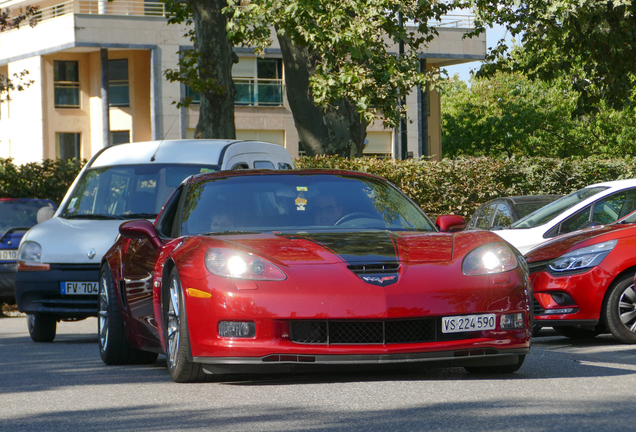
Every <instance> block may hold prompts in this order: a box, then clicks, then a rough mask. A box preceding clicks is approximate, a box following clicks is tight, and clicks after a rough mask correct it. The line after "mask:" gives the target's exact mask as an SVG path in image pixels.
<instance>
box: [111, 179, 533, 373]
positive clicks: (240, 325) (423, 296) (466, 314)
mask: <svg viewBox="0 0 636 432" xmlns="http://www.w3.org/2000/svg"><path fill="white" fill-rule="evenodd" d="M436 225H437V226H440V227H443V229H444V231H442V232H440V230H439V229H438V228H437V227H436ZM464 226H465V221H464V220H463V219H462V218H461V217H458V216H440V217H439V218H438V220H437V224H435V223H433V222H432V221H431V220H430V219H429V218H428V217H427V216H426V214H424V212H422V210H420V209H419V208H418V207H417V206H416V205H415V204H414V203H413V202H412V201H411V200H409V198H407V197H406V196H405V195H404V194H403V193H402V192H400V191H399V190H398V189H397V188H395V187H394V186H392V185H391V184H389V183H388V182H386V181H385V180H383V179H381V178H379V177H377V176H373V175H370V174H366V173H355V172H347V171H322V170H297V171H285V172H283V171H273V170H271V171H265V170H263V171H249V170H242V171H221V172H218V173H210V174H200V175H197V176H193V177H190V178H188V179H187V180H185V181H184V182H183V183H182V184H181V185H180V186H179V187H178V188H177V190H176V191H175V193H174V194H173V195H172V197H171V198H170V199H169V200H168V201H167V202H166V204H165V205H164V207H163V210H162V212H161V214H160V215H159V217H158V218H157V220H156V221H155V223H154V224H152V223H151V222H149V221H148V220H134V221H128V222H124V223H123V224H122V225H121V226H120V227H119V232H120V236H119V237H118V239H117V241H116V242H115V244H114V246H113V247H112V248H111V249H110V250H109V251H108V252H107V253H106V254H105V256H104V259H103V260H102V263H101V273H100V282H99V315H98V316H99V320H98V328H99V338H98V340H99V348H100V352H101V356H102V359H103V360H104V362H105V363H106V364H122V363H134V364H140V363H154V361H155V359H156V358H157V355H158V354H165V355H166V364H167V366H168V371H169V373H170V376H171V377H172V378H173V379H174V380H175V381H178V382H189V381H201V380H205V378H206V376H210V375H208V374H223V373H250V372H284V371H288V370H289V369H290V368H292V369H295V368H298V367H303V368H310V369H311V368H315V367H325V366H329V365H332V366H340V367H342V366H347V365H348V366H357V365H377V364H390V363H394V364H399V363H408V364H413V363H415V362H419V363H422V365H426V364H429V365H437V366H460V367H464V368H466V370H467V371H468V372H470V373H512V372H514V371H516V370H517V369H519V368H520V367H521V365H522V363H523V360H524V357H525V355H526V354H528V352H529V350H530V338H531V331H530V323H531V298H530V287H529V285H528V273H527V267H526V266H525V261H524V260H523V259H522V258H521V255H520V254H519V253H518V252H517V251H515V250H513V249H512V248H510V247H509V246H508V245H507V244H506V243H505V242H503V241H502V240H501V239H500V238H499V237H498V236H497V235H496V234H494V233H492V232H489V231H466V232H465V231H459V232H456V228H458V227H461V228H463V227H464Z"/></svg>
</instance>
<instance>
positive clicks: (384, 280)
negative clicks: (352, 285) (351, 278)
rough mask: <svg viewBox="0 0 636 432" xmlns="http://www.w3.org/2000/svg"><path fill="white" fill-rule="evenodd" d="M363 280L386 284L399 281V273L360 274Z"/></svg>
mask: <svg viewBox="0 0 636 432" xmlns="http://www.w3.org/2000/svg"><path fill="white" fill-rule="evenodd" d="M360 277H361V278H362V280H363V281H365V282H366V283H370V284H373V285H379V286H386V285H391V284H394V283H395V282H397V275H391V276H360Z"/></svg>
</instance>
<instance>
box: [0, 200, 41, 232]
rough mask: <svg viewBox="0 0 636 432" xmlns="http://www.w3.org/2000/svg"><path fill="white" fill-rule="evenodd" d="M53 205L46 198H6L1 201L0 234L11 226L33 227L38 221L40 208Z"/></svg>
mask: <svg viewBox="0 0 636 432" xmlns="http://www.w3.org/2000/svg"><path fill="white" fill-rule="evenodd" d="M46 206H50V207H53V206H52V205H51V203H50V202H48V201H44V200H29V201H25V200H6V201H0V215H2V217H0V235H2V233H4V232H5V231H6V230H8V229H9V228H15V227H32V226H33V225H35V224H36V223H38V221H37V214H38V210H40V209H41V208H42V207H46Z"/></svg>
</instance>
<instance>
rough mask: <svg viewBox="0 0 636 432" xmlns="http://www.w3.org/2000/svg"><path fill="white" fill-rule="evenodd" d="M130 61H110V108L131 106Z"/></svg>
mask: <svg viewBox="0 0 636 432" xmlns="http://www.w3.org/2000/svg"><path fill="white" fill-rule="evenodd" d="M128 90H129V85H128V60H127V59H118V60H108V93H109V99H110V106H113V107H127V106H130V96H129V91H128Z"/></svg>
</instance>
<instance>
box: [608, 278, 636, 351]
mask: <svg viewBox="0 0 636 432" xmlns="http://www.w3.org/2000/svg"><path fill="white" fill-rule="evenodd" d="M609 293H610V294H609V297H608V298H607V304H606V305H605V310H604V311H603V312H604V314H605V320H606V321H607V327H609V330H610V332H611V333H612V335H614V337H615V338H616V339H618V340H620V341H621V342H624V343H628V344H633V343H636V291H635V290H634V275H629V276H626V277H624V278H622V279H621V280H619V281H618V282H616V283H615V284H613V285H612V286H611V287H610V291H609Z"/></svg>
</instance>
